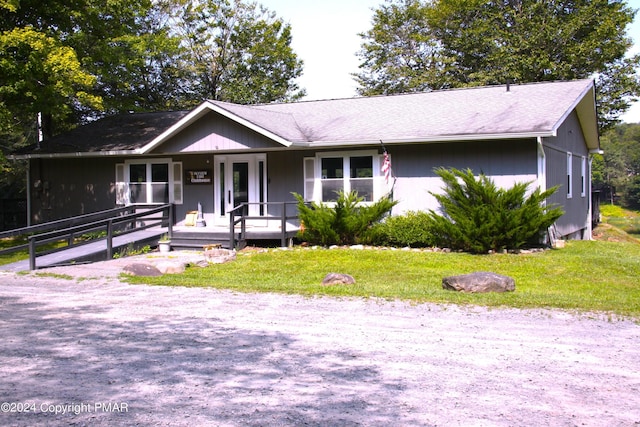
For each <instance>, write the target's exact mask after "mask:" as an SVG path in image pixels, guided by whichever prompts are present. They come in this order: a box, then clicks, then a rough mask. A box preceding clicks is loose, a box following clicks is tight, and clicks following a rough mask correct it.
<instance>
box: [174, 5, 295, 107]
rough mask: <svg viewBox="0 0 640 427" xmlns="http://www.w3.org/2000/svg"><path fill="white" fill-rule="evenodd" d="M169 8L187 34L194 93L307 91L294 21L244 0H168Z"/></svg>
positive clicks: (282, 94)
mask: <svg viewBox="0 0 640 427" xmlns="http://www.w3.org/2000/svg"><path fill="white" fill-rule="evenodd" d="M165 6H166V8H165V10H167V11H168V13H169V14H170V16H171V18H172V28H173V31H175V33H176V34H177V35H178V36H179V38H180V39H181V40H182V47H183V48H184V49H185V50H186V56H187V58H186V63H187V64H188V68H189V70H190V73H189V74H190V75H191V76H192V78H191V79H190V80H189V81H188V82H187V84H188V86H187V88H188V90H189V91H190V92H191V93H192V94H193V96H194V98H195V99H200V100H201V99H216V100H224V101H230V102H236V103H241V104H249V103H258V102H273V101H291V100H295V99H298V98H300V97H302V96H304V94H305V92H304V90H301V89H300V88H299V87H298V85H297V83H296V81H295V79H296V78H297V77H299V76H300V75H301V74H302V61H301V60H299V59H298V58H297V56H296V54H295V52H294V51H293V49H292V48H291V27H290V25H288V24H285V23H284V22H283V21H282V19H278V18H276V16H275V13H273V12H270V11H268V10H267V9H266V8H264V7H262V6H259V5H258V4H256V3H243V2H242V1H241V0H169V1H168V2H167V3H166V4H165Z"/></svg>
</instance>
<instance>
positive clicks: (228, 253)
mask: <svg viewBox="0 0 640 427" xmlns="http://www.w3.org/2000/svg"><path fill="white" fill-rule="evenodd" d="M204 257H205V259H206V260H207V261H208V262H210V263H211V264H223V263H225V262H229V261H234V260H235V259H236V252H235V251H232V250H230V249H220V248H217V249H206V250H205V251H204Z"/></svg>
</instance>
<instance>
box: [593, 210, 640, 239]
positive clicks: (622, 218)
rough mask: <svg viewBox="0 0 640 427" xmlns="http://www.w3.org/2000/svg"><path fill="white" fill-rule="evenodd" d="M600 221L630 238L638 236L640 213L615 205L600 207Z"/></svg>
mask: <svg viewBox="0 0 640 427" xmlns="http://www.w3.org/2000/svg"><path fill="white" fill-rule="evenodd" d="M600 213H601V216H602V222H603V223H605V224H606V225H609V226H612V227H615V228H616V229H618V230H621V231H623V232H624V233H626V234H629V235H630V236H629V237H631V238H632V239H638V238H640V213H638V212H634V211H631V210H628V209H624V208H622V207H620V206H615V205H602V206H601V207H600Z"/></svg>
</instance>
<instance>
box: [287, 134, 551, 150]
mask: <svg viewBox="0 0 640 427" xmlns="http://www.w3.org/2000/svg"><path fill="white" fill-rule="evenodd" d="M553 136H556V133H555V132H519V133H498V134H459V135H435V136H431V137H406V138H395V139H367V140H359V141H349V142H345V141H311V142H306V141H305V142H295V143H294V144H293V145H294V146H295V147H302V148H347V147H353V146H359V145H376V144H381V143H382V144H385V145H394V144H413V143H431V144H437V143H446V142H465V141H489V140H509V139H536V138H539V137H543V138H546V137H553Z"/></svg>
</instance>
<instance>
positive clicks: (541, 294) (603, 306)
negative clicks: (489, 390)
mask: <svg viewBox="0 0 640 427" xmlns="http://www.w3.org/2000/svg"><path fill="white" fill-rule="evenodd" d="M473 271H493V272H495V273H498V274H504V275H507V276H511V277H513V278H514V279H515V281H516V291H515V292H510V293H501V294H498V293H489V294H466V293H458V292H452V291H445V290H443V289H442V278H443V277H445V276H449V275H457V274H465V273H470V272H473ZM329 272H339V273H348V274H351V275H352V276H354V278H355V279H356V284H355V285H351V286H330V287H323V286H321V285H320V283H321V281H322V279H323V277H324V275H325V274H327V273H329ZM127 280H129V281H130V282H132V283H148V284H155V285H169V286H193V287H211V288H219V289H231V290H237V291H241V292H278V293H289V294H292V293H295V294H302V295H308V296H312V295H328V296H355V297H376V298H383V299H387V300H394V299H401V300H410V301H413V302H416V303H420V302H433V303H446V304H450V303H451V304H475V305H482V306H488V307H497V306H504V307H516V308H560V309H566V310H576V311H581V312H602V313H609V314H614V315H616V316H622V317H628V318H634V319H640V245H637V244H632V243H618V242H617V243H611V242H599V241H573V242H567V245H566V247H565V248H564V249H557V250H549V251H545V252H537V253H529V254H517V255H516V254H492V255H470V254H464V253H442V252H414V251H403V250H354V249H304V248H297V249H294V250H289V251H283V250H270V251H268V252H263V253H255V252H254V253H247V254H242V253H241V254H240V255H239V256H238V259H237V260H236V261H235V262H231V263H227V264H222V265H212V266H209V267H206V268H195V267H194V268H189V269H187V271H186V272H185V273H183V274H179V275H164V276H160V277H130V278H128V279H127Z"/></svg>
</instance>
